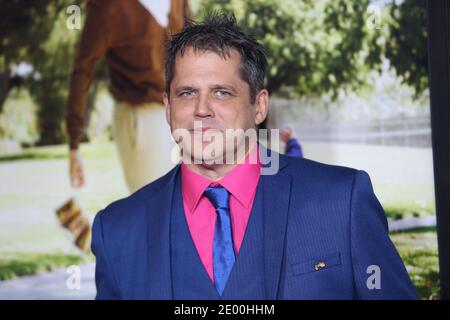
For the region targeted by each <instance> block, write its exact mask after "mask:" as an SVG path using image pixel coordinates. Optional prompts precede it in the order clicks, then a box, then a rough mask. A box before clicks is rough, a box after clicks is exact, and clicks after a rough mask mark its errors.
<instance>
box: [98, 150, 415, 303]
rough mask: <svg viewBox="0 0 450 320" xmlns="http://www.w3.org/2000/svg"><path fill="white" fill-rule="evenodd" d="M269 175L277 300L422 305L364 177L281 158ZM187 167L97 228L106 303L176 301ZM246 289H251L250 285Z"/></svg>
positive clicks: (270, 251)
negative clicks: (177, 222) (174, 252)
mask: <svg viewBox="0 0 450 320" xmlns="http://www.w3.org/2000/svg"><path fill="white" fill-rule="evenodd" d="M279 157H280V158H279V171H278V173H277V174H275V175H261V178H260V181H259V184H262V185H261V188H259V189H258V190H260V191H259V192H261V193H262V196H263V208H264V209H263V210H262V211H263V219H264V225H263V234H264V237H263V238H264V239H265V240H264V241H263V243H261V246H263V252H264V266H261V267H262V268H263V270H264V271H263V272H264V282H265V284H264V286H265V292H266V293H265V297H266V298H267V299H414V298H417V293H416V291H415V289H414V287H413V285H412V283H411V281H410V279H409V277H408V273H407V271H406V269H405V267H404V265H403V262H402V260H401V258H400V256H399V255H398V253H397V251H396V249H395V247H394V245H393V244H392V242H391V240H390V239H389V235H388V227H387V220H386V217H385V213H384V211H383V209H382V207H381V205H380V203H379V202H378V200H377V198H376V197H375V195H374V192H373V189H372V185H371V182H370V179H369V176H368V175H367V173H365V172H364V171H357V170H355V169H350V168H345V167H338V166H331V165H325V164H321V163H318V162H314V161H311V160H307V159H299V158H293V157H288V156H284V155H280V156H279ZM179 170H180V166H179V165H177V166H176V167H175V168H173V169H172V170H171V171H170V172H168V173H167V174H166V175H164V176H163V177H161V178H160V179H158V180H156V181H154V182H153V183H150V184H148V185H146V186H145V187H143V188H141V189H140V190H138V191H137V192H135V193H134V194H132V195H130V196H129V197H127V198H125V199H122V200H119V201H116V202H114V203H112V204H110V205H109V206H108V207H106V208H105V209H104V210H102V211H100V212H99V213H98V214H97V216H96V217H95V220H94V225H93V240H92V251H93V252H94V254H95V256H96V278H95V280H96V286H97V299H172V298H173V292H172V290H173V288H172V286H171V283H172V278H171V272H170V263H171V261H170V259H171V258H170V239H169V238H170V237H169V233H170V231H169V229H170V214H171V206H172V199H173V189H174V184H175V179H179V178H180V174H178V173H179ZM242 285H245V283H243V284H242Z"/></svg>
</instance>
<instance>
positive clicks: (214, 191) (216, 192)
mask: <svg viewBox="0 0 450 320" xmlns="http://www.w3.org/2000/svg"><path fill="white" fill-rule="evenodd" d="M204 195H205V196H206V197H207V198H208V200H209V201H211V203H212V204H213V206H214V208H215V209H218V208H222V209H229V199H230V193H229V192H228V190H227V189H225V188H224V187H222V186H220V187H208V188H206V190H205V192H204Z"/></svg>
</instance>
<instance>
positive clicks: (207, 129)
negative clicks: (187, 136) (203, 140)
mask: <svg viewBox="0 0 450 320" xmlns="http://www.w3.org/2000/svg"><path fill="white" fill-rule="evenodd" d="M218 130H219V129H216V128H210V127H202V128H197V129H189V132H198V133H205V132H206V131H218Z"/></svg>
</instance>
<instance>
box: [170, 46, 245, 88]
mask: <svg viewBox="0 0 450 320" xmlns="http://www.w3.org/2000/svg"><path fill="white" fill-rule="evenodd" d="M240 63H241V56H240V54H239V52H238V51H237V50H236V49H230V50H229V54H225V55H224V56H222V55H219V54H218V53H215V52H213V51H209V50H208V51H204V50H195V49H193V48H192V47H190V48H188V49H186V51H185V52H184V53H183V54H182V55H181V54H178V55H177V57H176V59H175V68H174V80H175V79H176V78H180V77H181V78H192V77H198V76H204V77H206V76H208V75H209V76H216V77H225V78H227V77H239V70H240Z"/></svg>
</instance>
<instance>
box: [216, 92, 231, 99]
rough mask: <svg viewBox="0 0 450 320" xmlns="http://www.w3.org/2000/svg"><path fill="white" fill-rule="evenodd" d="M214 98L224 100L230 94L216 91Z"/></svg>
mask: <svg viewBox="0 0 450 320" xmlns="http://www.w3.org/2000/svg"><path fill="white" fill-rule="evenodd" d="M216 96H218V97H219V98H225V97H229V96H231V93H230V92H228V91H225V90H217V91H216Z"/></svg>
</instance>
